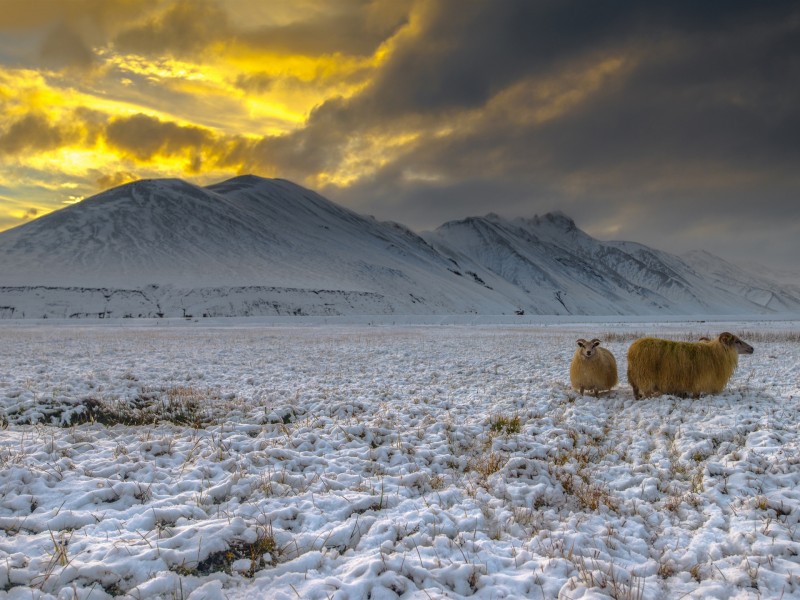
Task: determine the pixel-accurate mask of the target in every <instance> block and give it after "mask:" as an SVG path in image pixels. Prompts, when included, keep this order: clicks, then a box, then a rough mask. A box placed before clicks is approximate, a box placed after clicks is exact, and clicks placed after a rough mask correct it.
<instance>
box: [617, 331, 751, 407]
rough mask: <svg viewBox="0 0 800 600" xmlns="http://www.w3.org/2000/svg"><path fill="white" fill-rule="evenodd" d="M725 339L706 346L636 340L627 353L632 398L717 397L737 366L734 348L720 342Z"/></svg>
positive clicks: (648, 339)
mask: <svg viewBox="0 0 800 600" xmlns="http://www.w3.org/2000/svg"><path fill="white" fill-rule="evenodd" d="M726 335H728V336H731V334H724V333H723V334H721V335H720V337H719V338H718V339H716V340H711V341H708V342H706V341H703V342H676V341H672V340H662V339H658V338H650V337H647V338H642V339H639V340H636V341H635V342H633V344H631V347H630V349H629V350H628V382H629V383H630V384H631V387H632V388H633V393H634V396H635V397H637V398H641V397H649V396H659V395H661V394H675V395H692V396H699V395H700V394H718V393H719V392H721V391H722V390H723V389H725V385H726V384H727V383H728V380H729V379H730V378H731V375H733V372H734V371H735V370H736V367H737V366H738V364H739V355H738V352H737V350H736V347H735V346H734V345H733V344H732V343H731V344H726V343H723V341H722V340H723V339H727V338H724V336H726ZM731 337H733V338H734V339H738V338H735V336H731Z"/></svg>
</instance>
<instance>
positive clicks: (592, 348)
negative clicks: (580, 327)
mask: <svg viewBox="0 0 800 600" xmlns="http://www.w3.org/2000/svg"><path fill="white" fill-rule="evenodd" d="M577 344H578V348H580V355H581V358H583V359H589V358H592V356H594V354H595V352H596V351H597V350H596V349H597V347H598V346H599V345H600V340H598V339H597V338H595V339H593V340H592V341H591V342H587V341H586V340H584V339H583V338H581V339H579V340H578V341H577Z"/></svg>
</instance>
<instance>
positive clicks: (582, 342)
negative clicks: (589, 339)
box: [576, 338, 586, 348]
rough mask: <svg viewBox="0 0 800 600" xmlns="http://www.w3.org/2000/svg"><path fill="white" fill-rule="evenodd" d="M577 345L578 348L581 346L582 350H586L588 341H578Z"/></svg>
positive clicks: (581, 339)
mask: <svg viewBox="0 0 800 600" xmlns="http://www.w3.org/2000/svg"><path fill="white" fill-rule="evenodd" d="M576 344H578V346H580V347H581V348H586V340H585V339H583V338H580V339H578V341H577V342H576Z"/></svg>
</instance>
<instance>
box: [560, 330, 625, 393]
mask: <svg viewBox="0 0 800 600" xmlns="http://www.w3.org/2000/svg"><path fill="white" fill-rule="evenodd" d="M577 344H578V349H577V350H575V354H574V355H573V357H572V364H571V365H570V367H569V379H570V382H571V383H572V387H573V388H575V389H576V390H578V391H580V393H581V394H583V392H584V390H592V391H593V392H594V395H595V397H597V396H598V395H599V393H600V392H602V391H605V390H610V389H611V388H612V387H614V386H615V385H617V380H618V377H617V361H616V360H615V359H614V355H613V354H611V352H609V351H608V350H606V349H605V348H600V340H598V339H597V338H595V339H593V340H592V341H591V342H587V341H586V340H584V339H579V340H578V342H577Z"/></svg>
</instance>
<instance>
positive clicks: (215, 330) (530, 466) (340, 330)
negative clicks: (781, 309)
mask: <svg viewBox="0 0 800 600" xmlns="http://www.w3.org/2000/svg"><path fill="white" fill-rule="evenodd" d="M723 329H727V330H731V331H734V332H736V333H740V334H743V336H744V338H745V339H746V340H747V341H749V342H750V343H752V344H753V345H754V346H755V349H756V351H755V354H754V355H752V356H744V357H741V360H740V366H739V370H738V371H737V372H736V374H735V375H734V377H733V379H732V380H731V382H730V384H729V386H728V389H727V390H726V391H725V392H724V393H723V394H720V395H718V396H709V397H704V398H702V399H699V400H683V399H678V398H673V397H664V398H657V399H649V400H642V401H638V402H636V401H634V400H633V398H632V394H631V391H630V388H629V386H628V385H627V381H626V378H625V351H626V349H627V347H628V345H629V343H630V341H631V340H632V339H634V338H635V337H636V336H637V335H639V334H641V333H643V332H646V333H659V334H661V335H665V336H674V337H681V338H683V337H695V336H699V335H702V334H708V333H719V331H722V330H723ZM610 333H613V334H614V335H609V334H610ZM577 337H586V338H590V337H600V338H606V339H607V340H608V342H607V343H606V344H605V345H606V346H607V347H608V348H609V349H611V350H612V351H613V352H614V354H615V355H616V357H617V360H618V362H619V367H620V386H619V388H618V389H616V390H614V391H613V392H612V393H611V394H609V395H607V396H602V397H600V398H599V399H595V398H593V397H581V396H579V395H577V394H576V393H575V392H573V391H571V390H570V389H569V388H568V386H567V383H568V370H569V361H570V358H571V355H572V352H573V348H574V340H575V339H576V338H577ZM0 340H1V341H2V344H0V419H2V424H3V426H4V428H3V430H2V431H0V590H3V591H0V597H8V598H15V599H16V598H20V599H23V598H24V599H26V600H28V599H39V598H64V599H66V598H96V599H100V598H108V597H112V596H124V597H126V598H165V599H173V598H191V599H193V600H199V599H203V598H205V599H208V600H216V599H222V598H229V599H244V598H270V599H286V600H289V599H298V598H300V599H317V598H318V599H327V598H335V599H339V600H345V599H352V600H355V599H362V598H364V599H366V598H371V599H374V600H382V599H389V598H398V597H400V598H414V599H428V598H464V597H475V598H483V599H500V598H545V599H555V598H563V599H579V598H582V599H587V598H619V599H633V600H635V599H669V598H675V599H678V598H741V599H743V598H748V599H749V598H753V599H755V598H764V599H767V598H775V599H777V598H783V599H789V598H800V448H799V447H798V446H800V437H798V434H799V433H800V432H799V431H798V422H800V410H799V408H800V402H799V401H798V399H799V398H800V324H798V323H797V322H786V323H778V322H773V323H730V324H716V323H670V324H660V325H655V324H647V323H629V324H622V325H619V324H615V325H612V324H603V323H594V324H592V325H586V326H580V325H577V324H565V323H558V324H551V325H549V326H534V325H524V326H522V325H520V326H510V325H482V326H441V325H427V326H410V325H404V326H382V327H370V326H368V325H326V326H320V325H305V326H288V325H275V324H270V323H266V322H259V321H251V322H249V324H245V323H244V322H237V321H230V322H216V323H212V324H204V323H186V322H182V321H173V322H164V321H161V322H149V321H136V322H117V323H115V324H110V325H109V324H102V325H101V324H100V323H97V324H86V323H81V324H80V325H70V324H52V323H48V322H47V321H43V322H37V323H30V322H29V323H22V324H20V323H2V324H0ZM156 418H161V419H162V420H161V421H160V422H157V423H154V422H153V421H154V420H155V419H156Z"/></svg>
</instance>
